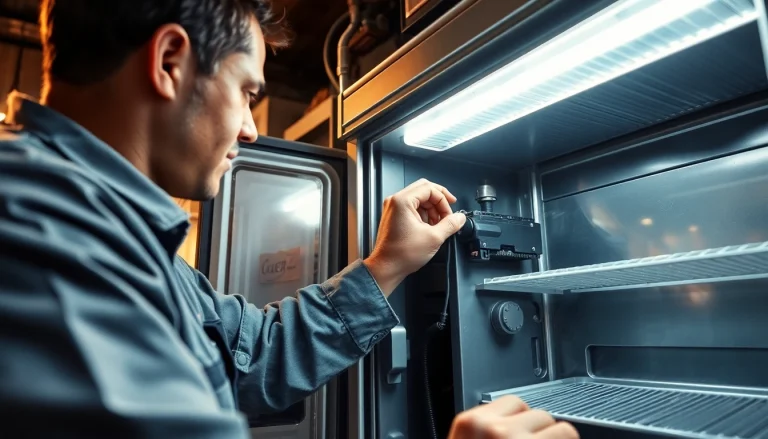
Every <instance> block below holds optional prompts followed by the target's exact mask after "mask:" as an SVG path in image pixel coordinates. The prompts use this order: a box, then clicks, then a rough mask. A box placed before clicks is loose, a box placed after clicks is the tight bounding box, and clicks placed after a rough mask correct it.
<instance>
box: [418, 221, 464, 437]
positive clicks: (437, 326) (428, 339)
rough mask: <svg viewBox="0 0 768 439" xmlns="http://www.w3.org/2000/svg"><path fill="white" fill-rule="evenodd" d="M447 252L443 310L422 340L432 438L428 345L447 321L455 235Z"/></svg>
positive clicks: (432, 410) (434, 432) (434, 425)
mask: <svg viewBox="0 0 768 439" xmlns="http://www.w3.org/2000/svg"><path fill="white" fill-rule="evenodd" d="M447 244H448V249H447V251H448V254H447V255H446V257H445V302H444V303H443V311H442V312H441V313H440V319H439V320H438V321H437V322H435V323H433V324H432V325H431V326H430V327H429V328H428V329H427V336H426V339H425V341H424V357H423V361H424V389H425V391H426V395H425V396H426V400H427V419H428V420H429V432H430V434H431V436H432V439H438V438H437V425H436V420H435V409H434V406H433V404H432V389H431V387H430V384H429V345H430V344H431V342H432V339H433V338H434V337H435V335H436V334H437V333H439V332H440V331H442V330H443V329H445V326H446V323H447V321H448V302H449V300H450V297H451V265H452V262H453V261H452V260H451V253H452V252H451V250H452V249H451V247H453V252H456V248H455V247H456V236H455V235H454V236H452V237H451V238H449V240H448V242H447Z"/></svg>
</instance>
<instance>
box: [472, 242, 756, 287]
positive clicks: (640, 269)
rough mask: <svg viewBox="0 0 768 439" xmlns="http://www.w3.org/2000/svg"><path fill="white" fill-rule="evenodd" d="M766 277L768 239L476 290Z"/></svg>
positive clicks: (509, 280) (518, 278)
mask: <svg viewBox="0 0 768 439" xmlns="http://www.w3.org/2000/svg"><path fill="white" fill-rule="evenodd" d="M759 278H768V241H767V242H758V243H752V244H743V245H734V246H728V247H721V248H713V249H707V250H696V251H691V252H685V253H674V254H669V255H662V256H652V257H647V258H641V259H629V260H626V261H617V262H607V263H603V264H595V265H585V266H581V267H571V268H562V269H557V270H549V271H542V272H536V273H527V274H520V275H515V276H504V277H495V278H490V279H485V280H484V281H483V283H481V284H479V285H477V289H478V290H490V291H514V292H521V293H544V294H563V293H583V292H591V291H605V290H621V289H627V288H646V287H654V286H669V285H680V284H692V283H712V282H722V281H729V280H746V279H759Z"/></svg>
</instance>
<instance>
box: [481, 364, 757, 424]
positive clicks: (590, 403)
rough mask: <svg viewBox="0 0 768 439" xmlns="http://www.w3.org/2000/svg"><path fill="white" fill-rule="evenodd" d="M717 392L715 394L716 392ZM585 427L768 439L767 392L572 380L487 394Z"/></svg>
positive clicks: (484, 397)
mask: <svg viewBox="0 0 768 439" xmlns="http://www.w3.org/2000/svg"><path fill="white" fill-rule="evenodd" d="M713 389H716V390H713ZM504 395H516V396H518V397H520V398H521V399H522V400H524V401H525V402H526V403H527V404H528V405H529V406H530V407H531V408H535V409H542V410H546V411H548V412H549V413H551V414H552V415H553V416H554V417H555V418H558V419H561V420H567V421H572V422H577V423H582V424H592V425H597V426H602V427H609V428H616V429H622V430H631V431H637V432H643V433H651V434H660V435H664V436H672V437H685V438H696V439H714V438H718V439H724V438H744V439H746V438H768V393H763V392H758V391H754V392H753V391H749V390H743V391H741V390H739V391H734V390H731V389H725V388H719V387H718V388H714V387H706V388H705V387H694V386H676V387H673V386H669V385H659V384H655V383H654V384H647V383H637V384H635V383H632V384H628V383H625V382H622V383H621V384H617V383H616V382H615V381H607V380H606V381H603V380H599V379H591V378H568V379H564V380H559V381H551V382H548V383H543V384H536V385H533V386H527V387H519V388H516V389H508V390H501V391H498V392H491V393H485V394H483V402H485V403H487V402H491V401H493V400H495V399H498V398H500V397H502V396H504Z"/></svg>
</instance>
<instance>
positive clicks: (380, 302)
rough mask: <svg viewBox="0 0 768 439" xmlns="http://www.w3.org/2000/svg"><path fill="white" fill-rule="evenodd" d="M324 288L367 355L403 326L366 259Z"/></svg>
mask: <svg viewBox="0 0 768 439" xmlns="http://www.w3.org/2000/svg"><path fill="white" fill-rule="evenodd" d="M322 289H323V292H324V293H325V297H326V298H327V299H328V301H329V302H330V303H331V306H333V309H334V311H336V314H338V316H339V318H340V319H341V321H342V322H343V323H344V326H345V327H346V328H347V331H348V332H349V334H350V335H351V336H352V339H353V340H354V341H355V344H357V347H358V348H359V349H360V350H361V351H362V352H363V353H365V354H367V353H368V352H370V351H371V349H372V348H373V346H374V345H375V344H376V343H378V342H379V341H381V340H382V339H383V338H384V337H386V335H387V334H388V333H389V331H391V330H392V328H394V327H395V326H397V325H398V324H399V323H400V320H399V319H398V318H397V315H396V314H395V311H394V310H393V309H392V307H391V306H390V305H389V302H388V301H387V298H386V297H384V293H383V292H382V291H381V288H379V286H378V284H377V283H376V280H375V279H374V278H373V275H371V272H370V271H368V268H367V267H366V266H365V264H363V262H362V260H357V261H355V262H353V263H351V264H350V265H348V266H347V267H346V268H345V269H344V270H342V271H341V272H340V273H339V274H337V275H335V276H333V277H332V278H330V279H328V280H327V281H326V282H324V283H323V284H322Z"/></svg>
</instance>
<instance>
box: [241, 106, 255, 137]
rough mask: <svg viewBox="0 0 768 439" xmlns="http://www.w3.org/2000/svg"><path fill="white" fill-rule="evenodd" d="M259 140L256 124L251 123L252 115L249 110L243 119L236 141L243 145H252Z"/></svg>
mask: <svg viewBox="0 0 768 439" xmlns="http://www.w3.org/2000/svg"><path fill="white" fill-rule="evenodd" d="M258 138H259V133H258V131H257V130H256V123H254V121H253V114H252V113H251V111H250V109H249V110H248V112H247V114H246V115H245V117H244V118H243V126H242V127H240V135H239V136H238V140H240V141H241V142H244V143H253V142H255V141H256V139H258Z"/></svg>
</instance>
